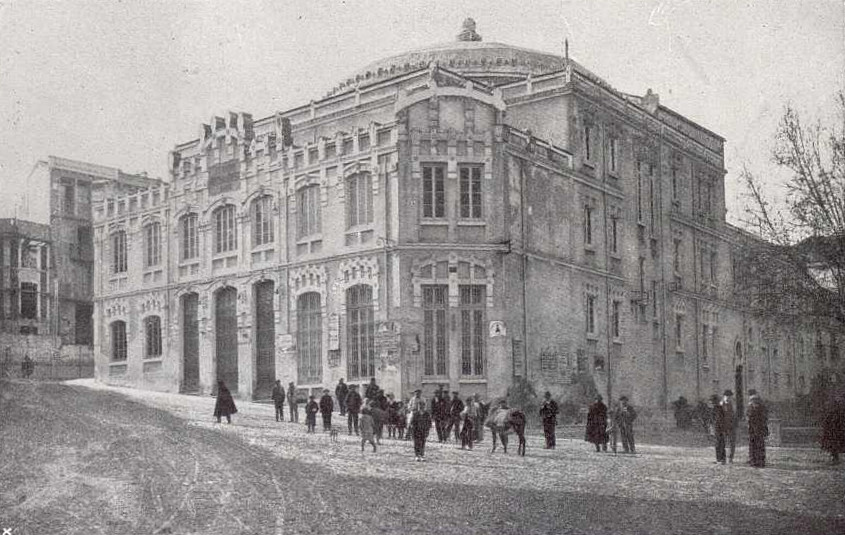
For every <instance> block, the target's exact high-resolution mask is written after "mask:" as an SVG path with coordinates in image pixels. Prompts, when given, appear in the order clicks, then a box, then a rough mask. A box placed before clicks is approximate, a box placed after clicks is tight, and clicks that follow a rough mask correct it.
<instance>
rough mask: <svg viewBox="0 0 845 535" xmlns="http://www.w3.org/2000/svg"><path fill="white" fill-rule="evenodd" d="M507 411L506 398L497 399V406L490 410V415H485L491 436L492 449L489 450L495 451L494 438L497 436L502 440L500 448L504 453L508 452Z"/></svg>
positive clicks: (508, 429)
mask: <svg viewBox="0 0 845 535" xmlns="http://www.w3.org/2000/svg"><path fill="white" fill-rule="evenodd" d="M509 412H510V409H508V400H506V399H504V398H503V399H500V400H499V406H498V407H497V408H494V409H493V410H492V412H490V416H488V417H487V421H486V422H485V425H487V426H488V427H489V428H490V434H491V435H492V436H493V449H492V450H490V451H496V438H497V437H498V438H500V439H501V440H502V449H504V451H505V453H507V452H508V433H509V432H510V426H509V424H508V416H509Z"/></svg>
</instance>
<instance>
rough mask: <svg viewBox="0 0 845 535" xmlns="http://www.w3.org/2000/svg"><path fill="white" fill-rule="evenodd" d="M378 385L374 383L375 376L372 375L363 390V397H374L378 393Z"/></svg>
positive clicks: (367, 398)
mask: <svg viewBox="0 0 845 535" xmlns="http://www.w3.org/2000/svg"><path fill="white" fill-rule="evenodd" d="M378 391H379V386H378V385H377V384H376V378H375V377H373V378H371V379H370V383H369V384H368V385H367V388H366V389H365V390H364V399H366V400H370V399H376V396H377V395H378Z"/></svg>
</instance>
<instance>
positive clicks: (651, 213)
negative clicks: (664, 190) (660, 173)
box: [648, 164, 657, 232]
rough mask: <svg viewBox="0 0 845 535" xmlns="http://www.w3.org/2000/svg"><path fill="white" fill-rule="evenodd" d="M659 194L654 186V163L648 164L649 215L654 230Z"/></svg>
mask: <svg viewBox="0 0 845 535" xmlns="http://www.w3.org/2000/svg"><path fill="white" fill-rule="evenodd" d="M656 195H657V191H656V188H655V187H654V165H652V164H649V165H648V217H649V221H650V222H651V231H652V232H654V217H655V210H654V200H655V196H656Z"/></svg>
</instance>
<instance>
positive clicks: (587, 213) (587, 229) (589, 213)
mask: <svg viewBox="0 0 845 535" xmlns="http://www.w3.org/2000/svg"><path fill="white" fill-rule="evenodd" d="M592 244H593V208H592V207H591V206H590V205H586V206H584V245H592Z"/></svg>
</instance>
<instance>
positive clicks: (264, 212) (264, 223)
mask: <svg viewBox="0 0 845 535" xmlns="http://www.w3.org/2000/svg"><path fill="white" fill-rule="evenodd" d="M274 238H275V236H274V235H273V198H272V197H270V196H269V195H265V196H264V197H260V198H258V199H256V200H255V201H254V202H253V204H252V246H253V247H258V246H259V245H267V244H269V243H273V240H274Z"/></svg>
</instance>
